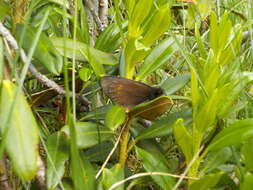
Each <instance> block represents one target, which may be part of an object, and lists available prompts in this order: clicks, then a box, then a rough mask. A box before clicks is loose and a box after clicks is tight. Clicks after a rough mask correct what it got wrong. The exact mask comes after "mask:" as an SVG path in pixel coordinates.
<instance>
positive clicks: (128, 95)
mask: <svg viewBox="0 0 253 190" xmlns="http://www.w3.org/2000/svg"><path fill="white" fill-rule="evenodd" d="M101 86H102V89H103V91H104V93H105V94H106V95H107V96H108V97H109V98H110V99H111V100H112V101H113V102H115V103H117V104H119V105H121V106H123V107H127V108H131V107H134V106H136V105H138V104H140V103H143V102H145V101H149V100H153V99H155V98H157V97H159V96H161V95H162V94H163V91H162V89H160V88H155V87H151V86H148V85H146V84H144V83H142V82H138V81H133V80H129V79H125V78H122V77H115V76H105V77H102V79H101Z"/></svg>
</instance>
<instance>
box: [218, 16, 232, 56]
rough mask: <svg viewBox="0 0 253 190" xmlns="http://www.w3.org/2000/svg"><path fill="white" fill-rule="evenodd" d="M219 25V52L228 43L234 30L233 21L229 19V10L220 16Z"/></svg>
mask: <svg viewBox="0 0 253 190" xmlns="http://www.w3.org/2000/svg"><path fill="white" fill-rule="evenodd" d="M218 27H219V35H218V37H219V38H217V40H218V44H219V49H218V52H220V51H222V50H223V49H224V48H225V46H226V45H227V43H228V40H229V37H230V35H231V30H232V22H231V21H230V20H229V19H228V14H227V12H225V13H224V14H223V15H222V17H221V18H220V23H219V25H218Z"/></svg>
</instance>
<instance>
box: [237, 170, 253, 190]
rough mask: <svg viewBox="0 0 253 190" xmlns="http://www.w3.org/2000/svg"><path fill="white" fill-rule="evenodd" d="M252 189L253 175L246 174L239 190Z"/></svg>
mask: <svg viewBox="0 0 253 190" xmlns="http://www.w3.org/2000/svg"><path fill="white" fill-rule="evenodd" d="M252 187H253V175H252V174H251V173H247V174H246V175H245V176H244V181H243V182H242V184H241V187H240V190H251V189H252Z"/></svg>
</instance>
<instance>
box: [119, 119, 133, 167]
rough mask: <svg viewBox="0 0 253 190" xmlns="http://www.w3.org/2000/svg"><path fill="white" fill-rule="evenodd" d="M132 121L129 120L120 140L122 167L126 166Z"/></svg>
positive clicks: (120, 161)
mask: <svg viewBox="0 0 253 190" xmlns="http://www.w3.org/2000/svg"><path fill="white" fill-rule="evenodd" d="M130 121H131V119H129V118H127V120H126V122H125V124H124V129H123V132H122V136H121V139H120V155H119V163H120V165H122V166H124V165H125V163H126V159H127V145H128V140H129V125H130Z"/></svg>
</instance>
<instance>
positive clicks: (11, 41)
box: [0, 22, 90, 105]
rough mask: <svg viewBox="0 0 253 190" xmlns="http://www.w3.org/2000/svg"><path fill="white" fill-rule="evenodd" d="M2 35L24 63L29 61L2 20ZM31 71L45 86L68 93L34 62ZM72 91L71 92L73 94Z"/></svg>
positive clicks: (83, 100) (0, 29)
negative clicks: (18, 52)
mask: <svg viewBox="0 0 253 190" xmlns="http://www.w3.org/2000/svg"><path fill="white" fill-rule="evenodd" d="M0 35H1V36H3V38H4V39H6V41H7V42H8V43H9V44H10V45H11V46H12V47H13V49H14V50H15V51H20V57H21V59H22V61H23V62H24V63H27V62H28V57H27V55H26V54H25V52H24V50H23V49H22V48H21V49H19V47H18V44H17V41H16V40H15V38H14V37H13V36H12V35H11V33H10V32H9V30H7V29H6V28H5V27H4V25H3V24H2V23H1V22H0ZM29 71H30V72H31V73H32V75H33V76H34V77H35V78H37V79H38V80H39V81H40V82H41V83H42V84H44V85H45V86H47V87H49V88H52V89H54V90H55V91H56V92H57V93H58V94H60V95H66V91H65V90H64V89H63V88H62V87H60V86H59V85H58V84H57V83H56V82H54V81H53V80H50V79H49V78H47V77H46V76H45V75H42V74H41V73H40V72H39V71H38V70H37V69H36V68H35V67H34V66H33V65H32V64H30V65H29ZM71 94H72V93H70V96H71ZM76 98H78V99H80V100H81V101H82V103H84V104H85V105H90V102H89V100H87V99H86V98H85V97H83V96H82V95H81V94H77V95H76Z"/></svg>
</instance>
